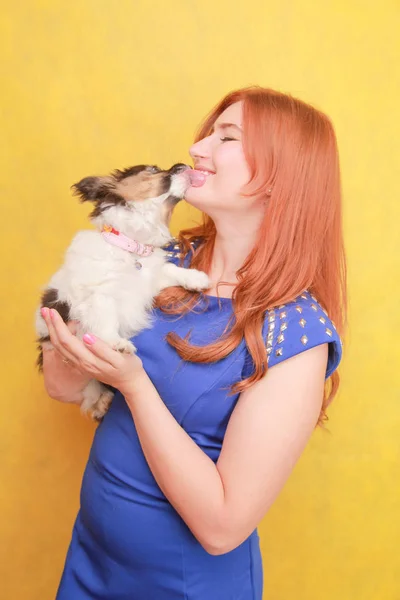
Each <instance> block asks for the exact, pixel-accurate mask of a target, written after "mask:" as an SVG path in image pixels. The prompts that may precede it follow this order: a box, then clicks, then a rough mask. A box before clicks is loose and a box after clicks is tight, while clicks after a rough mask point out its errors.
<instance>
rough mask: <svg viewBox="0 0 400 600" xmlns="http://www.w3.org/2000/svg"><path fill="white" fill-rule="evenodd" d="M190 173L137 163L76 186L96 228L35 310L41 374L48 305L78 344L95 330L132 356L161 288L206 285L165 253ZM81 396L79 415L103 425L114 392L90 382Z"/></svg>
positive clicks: (78, 241)
mask: <svg viewBox="0 0 400 600" xmlns="http://www.w3.org/2000/svg"><path fill="white" fill-rule="evenodd" d="M189 173H190V167H189V166H188V165H184V164H180V163H179V164H176V165H174V166H173V167H171V169H169V170H168V171H163V170H161V169H159V168H158V167H156V166H149V165H138V166H135V167H131V168H129V169H125V170H123V171H119V170H117V171H114V172H113V173H112V174H111V175H109V176H107V177H86V178H85V179H82V181H80V182H79V183H77V184H75V185H74V186H72V187H73V189H74V193H75V195H78V196H79V198H80V201H81V202H85V201H90V202H93V203H94V205H95V206H94V210H93V211H92V212H91V214H90V215H89V218H90V220H91V222H92V223H93V224H94V225H95V228H96V230H84V231H80V232H78V233H77V234H76V235H75V237H74V238H73V240H72V242H71V244H70V246H69V247H68V249H67V252H66V255H65V260H64V264H63V265H62V267H61V268H60V269H59V270H58V271H57V272H56V273H55V274H54V275H53V277H52V278H51V279H50V281H49V283H48V284H47V286H45V287H44V288H43V289H44V292H43V295H42V299H41V303H40V306H39V307H38V308H37V310H36V332H37V335H38V336H39V338H38V340H37V341H38V344H39V346H38V350H39V357H38V360H37V365H38V367H39V371H41V370H42V367H43V352H42V343H43V342H47V343H49V335H48V329H47V326H46V323H45V321H44V319H43V318H42V316H41V313H40V309H41V308H42V307H43V306H47V307H49V308H54V309H56V310H57V311H58V312H59V313H60V315H61V316H62V318H63V320H64V321H65V322H68V321H70V320H74V319H76V320H77V321H79V330H78V332H77V336H78V338H79V339H82V336H83V334H84V333H86V332H91V333H93V334H94V335H96V336H98V337H99V338H101V339H102V340H104V341H105V342H107V343H108V344H110V345H111V346H112V347H114V348H115V349H117V350H120V351H123V352H130V353H133V352H134V351H135V348H134V346H133V344H132V343H131V342H130V341H129V338H130V337H132V336H134V335H136V334H137V333H138V332H139V331H140V330H142V329H143V328H145V327H147V326H148V325H149V309H150V308H151V306H152V303H153V299H154V297H155V296H156V295H157V294H158V293H159V292H160V291H161V290H162V289H163V288H166V287H169V286H175V285H178V286H183V287H184V288H186V289H190V290H198V291H200V290H204V289H207V288H208V287H209V280H208V277H207V275H206V274H205V273H203V272H201V271H198V270H196V269H184V268H180V267H178V266H176V265H175V264H173V263H170V262H168V261H167V253H166V251H165V250H163V246H165V245H166V244H168V242H170V241H171V240H172V236H171V233H170V231H169V222H170V218H171V213H172V211H173V208H174V206H175V205H176V204H177V202H178V201H179V200H181V199H182V198H183V196H184V194H185V191H186V190H187V188H188V186H189V185H190V175H189ZM83 395H84V401H83V403H82V405H81V409H82V411H83V412H88V413H90V414H91V415H92V417H93V418H94V419H96V420H100V419H101V418H102V417H103V416H104V414H105V412H106V411H107V409H108V407H109V404H110V402H111V400H112V397H113V391H112V390H111V389H110V387H107V386H105V385H104V384H102V383H100V382H98V381H97V380H92V381H91V382H90V383H89V384H88V386H87V387H86V388H85V390H84V392H83Z"/></svg>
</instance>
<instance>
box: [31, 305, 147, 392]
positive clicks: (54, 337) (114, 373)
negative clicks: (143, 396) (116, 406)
mask: <svg viewBox="0 0 400 600" xmlns="http://www.w3.org/2000/svg"><path fill="white" fill-rule="evenodd" d="M41 314H42V317H43V319H44V320H45V322H46V325H47V328H48V330H49V336H50V340H51V343H52V344H53V346H54V347H55V349H56V350H57V351H58V352H59V353H60V354H61V355H62V356H63V359H65V361H67V362H69V363H70V364H71V365H72V366H74V367H75V368H77V369H78V370H79V371H80V372H81V373H85V374H87V375H89V376H90V377H91V378H93V379H97V380H98V381H101V382H102V383H107V384H109V385H112V386H113V387H115V388H116V389H118V390H119V391H120V392H121V393H122V394H123V395H124V396H125V395H126V394H127V393H129V392H130V391H131V390H133V388H134V386H135V382H136V381H137V380H138V379H139V378H140V377H141V376H143V375H144V374H145V371H144V369H143V365H142V361H141V360H140V358H139V357H138V356H137V355H136V354H125V353H121V352H118V351H117V350H114V349H113V348H111V346H110V345H109V344H107V343H106V342H104V341H103V340H101V339H99V338H95V337H94V336H93V335H91V334H85V335H84V336H83V340H84V341H83V342H81V341H80V340H79V339H78V338H77V337H76V336H75V335H73V334H72V333H71V331H70V330H69V328H68V327H67V325H66V324H65V323H64V321H63V320H62V318H61V316H60V314H59V313H58V312H57V311H56V310H54V309H48V308H42V310H41Z"/></svg>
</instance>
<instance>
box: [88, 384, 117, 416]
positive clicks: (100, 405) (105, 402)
mask: <svg viewBox="0 0 400 600" xmlns="http://www.w3.org/2000/svg"><path fill="white" fill-rule="evenodd" d="M113 397H114V392H112V391H111V390H105V391H104V392H103V393H102V394H101V396H100V398H99V399H98V400H97V402H96V404H95V405H94V406H93V408H92V412H91V417H92V419H94V421H97V422H98V423H100V421H102V419H103V417H104V415H105V414H106V412H107V411H108V409H109V408H110V405H111V402H112V400H113Z"/></svg>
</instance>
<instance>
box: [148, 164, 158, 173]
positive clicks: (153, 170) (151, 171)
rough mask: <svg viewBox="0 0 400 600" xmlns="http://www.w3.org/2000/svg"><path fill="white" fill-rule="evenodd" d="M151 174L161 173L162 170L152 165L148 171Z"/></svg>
mask: <svg viewBox="0 0 400 600" xmlns="http://www.w3.org/2000/svg"><path fill="white" fill-rule="evenodd" d="M147 170H148V171H149V172H150V173H160V171H161V169H159V168H158V167H157V166H156V165H152V166H151V167H148V169H147Z"/></svg>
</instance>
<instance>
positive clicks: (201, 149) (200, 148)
mask: <svg viewBox="0 0 400 600" xmlns="http://www.w3.org/2000/svg"><path fill="white" fill-rule="evenodd" d="M189 154H190V156H191V157H192V159H193V160H194V161H196V160H199V159H200V158H207V156H208V155H209V151H208V150H207V144H206V143H205V140H204V139H202V140H199V141H198V142H196V143H195V144H193V145H192V146H191V147H190V148H189Z"/></svg>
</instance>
